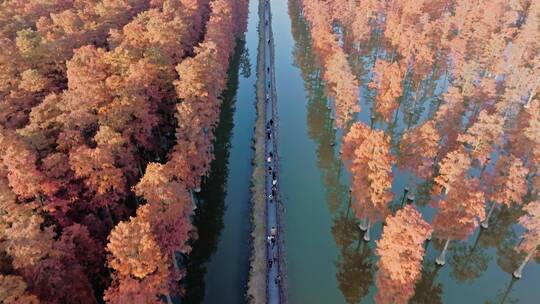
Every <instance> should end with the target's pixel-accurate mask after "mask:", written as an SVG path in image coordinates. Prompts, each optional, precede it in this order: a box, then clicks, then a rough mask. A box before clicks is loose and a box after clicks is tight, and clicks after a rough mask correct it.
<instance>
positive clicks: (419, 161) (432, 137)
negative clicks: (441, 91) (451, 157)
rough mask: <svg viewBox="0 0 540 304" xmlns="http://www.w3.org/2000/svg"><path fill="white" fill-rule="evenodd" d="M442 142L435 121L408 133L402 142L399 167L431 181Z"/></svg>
mask: <svg viewBox="0 0 540 304" xmlns="http://www.w3.org/2000/svg"><path fill="white" fill-rule="evenodd" d="M440 140H441V139H440V135H439V132H438V131H437V129H436V128H435V122H434V121H433V120H428V121H426V122H425V123H423V124H422V125H421V126H418V127H416V128H414V129H411V130H409V131H407V132H406V133H405V134H404V135H403V139H402V140H401V145H400V150H399V155H398V163H397V164H398V167H400V168H402V169H410V170H411V171H412V172H414V173H415V174H416V175H417V176H418V177H420V178H423V179H429V178H430V177H431V176H432V175H433V166H434V165H435V161H436V157H437V153H438V152H439V142H440Z"/></svg>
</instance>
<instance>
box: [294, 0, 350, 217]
mask: <svg viewBox="0 0 540 304" xmlns="http://www.w3.org/2000/svg"><path fill="white" fill-rule="evenodd" d="M298 5H299V4H298V2H297V1H289V14H290V17H291V24H292V34H293V38H294V40H295V48H294V51H293V56H294V59H295V61H294V62H295V64H296V65H297V66H298V67H299V68H300V71H301V74H302V78H303V80H304V87H305V91H306V94H307V102H308V105H307V116H308V117H307V123H308V135H309V137H310V138H311V139H312V140H313V141H314V142H315V143H316V145H317V165H318V166H319V168H320V169H321V173H322V175H323V183H324V185H325V189H326V201H327V204H328V208H329V210H330V212H332V214H335V213H336V212H337V211H338V210H339V208H341V207H342V204H343V202H344V199H345V197H346V196H344V194H345V193H346V189H347V188H346V187H345V185H343V184H342V183H341V182H340V176H341V168H342V166H341V160H340V159H339V158H338V157H336V155H335V154H336V152H335V148H336V144H337V143H336V131H335V130H334V129H333V123H332V116H331V111H330V109H328V108H327V106H326V105H327V103H326V101H327V99H326V95H325V88H324V85H323V82H322V77H321V70H320V68H319V66H318V63H317V61H316V57H315V54H314V53H313V51H312V48H311V37H310V34H309V31H308V28H307V24H306V21H305V20H304V19H303V18H302V16H301V15H300V14H299V10H298V7H299V6H298Z"/></svg>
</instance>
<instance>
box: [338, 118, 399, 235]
mask: <svg viewBox="0 0 540 304" xmlns="http://www.w3.org/2000/svg"><path fill="white" fill-rule="evenodd" d="M342 152H343V156H342V157H343V160H344V161H345V162H347V168H348V169H349V171H350V172H351V175H352V195H353V197H354V201H355V203H354V210H355V211H356V216H357V217H358V218H359V219H361V220H362V221H364V224H363V226H362V227H361V228H362V229H364V230H366V233H365V235H364V239H365V240H366V241H369V239H370V237H369V229H370V226H371V223H374V222H376V221H378V220H381V219H384V218H385V217H386V215H387V214H388V204H389V203H390V202H391V200H392V196H393V195H392V192H391V191H390V188H391V186H392V164H393V163H394V157H393V156H392V154H391V153H390V138H389V137H388V136H387V135H385V134H384V132H383V131H381V130H374V129H371V128H370V127H368V126H367V125H365V124H363V123H361V122H357V123H354V124H353V125H352V127H351V129H350V130H349V133H347V135H346V136H345V138H344V139H343V147H342Z"/></svg>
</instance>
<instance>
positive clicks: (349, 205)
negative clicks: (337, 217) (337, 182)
mask: <svg viewBox="0 0 540 304" xmlns="http://www.w3.org/2000/svg"><path fill="white" fill-rule="evenodd" d="M351 205H352V195H351V192H350V191H349V204H348V205H347V213H346V214H345V217H346V218H349V211H350V210H351Z"/></svg>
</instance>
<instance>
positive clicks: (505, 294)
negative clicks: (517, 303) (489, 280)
mask: <svg viewBox="0 0 540 304" xmlns="http://www.w3.org/2000/svg"><path fill="white" fill-rule="evenodd" d="M516 281H517V280H516V278H514V277H512V281H510V284H508V287H506V290H505V291H504V295H503V297H502V300H501V303H500V304H504V302H506V298H507V297H508V295H509V294H510V291H511V290H512V286H514V283H515V282H516Z"/></svg>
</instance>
